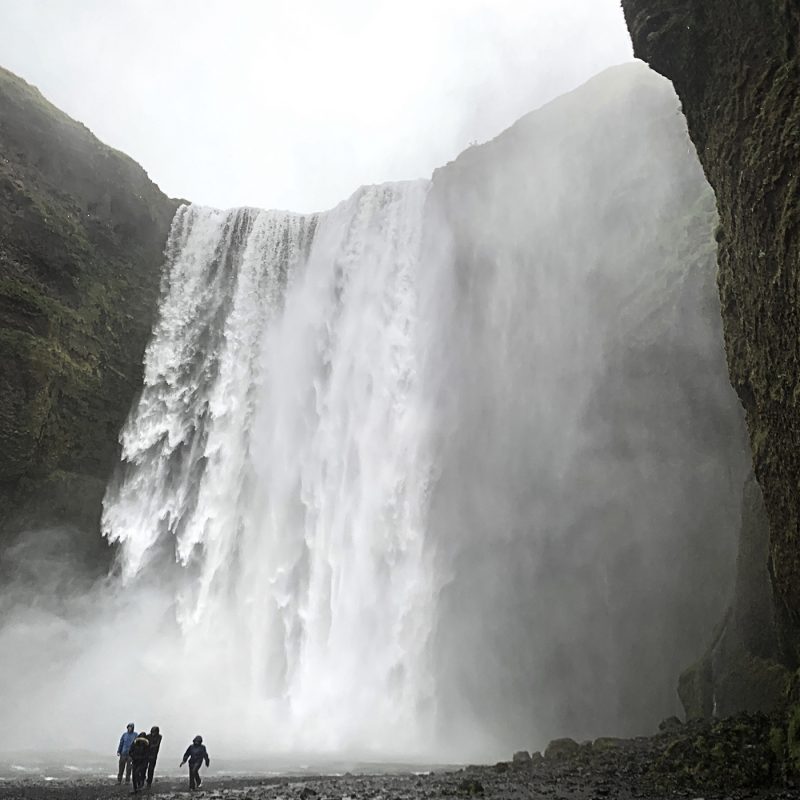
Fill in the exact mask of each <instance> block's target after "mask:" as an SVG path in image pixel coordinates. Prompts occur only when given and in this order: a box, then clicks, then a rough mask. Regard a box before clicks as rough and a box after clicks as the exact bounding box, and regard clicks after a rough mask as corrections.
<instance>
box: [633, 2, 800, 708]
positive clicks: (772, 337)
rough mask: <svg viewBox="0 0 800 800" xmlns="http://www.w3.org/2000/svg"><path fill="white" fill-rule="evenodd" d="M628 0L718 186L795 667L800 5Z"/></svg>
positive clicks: (772, 548)
mask: <svg viewBox="0 0 800 800" xmlns="http://www.w3.org/2000/svg"><path fill="white" fill-rule="evenodd" d="M622 6H623V9H624V11H625V15H626V19H627V23H628V27H629V29H630V32H631V37H632V39H633V44H634V51H635V54H636V55H637V56H638V57H639V58H642V59H644V60H645V61H647V62H649V63H650V65H651V66H652V67H653V68H655V69H656V70H657V71H659V72H661V73H662V74H664V75H665V76H667V77H668V78H670V79H671V80H672V81H673V83H674V85H675V88H676V90H677V92H678V95H679V97H680V99H681V101H682V104H683V111H684V113H685V115H686V118H687V121H688V127H689V132H690V135H691V136H692V139H693V140H694V142H695V145H696V147H697V152H698V155H699V157H700V160H701V162H702V164H703V167H704V170H705V172H706V176H707V177H708V180H709V182H710V183H711V185H712V187H713V188H714V191H715V193H716V198H717V207H718V211H719V217H720V223H719V227H718V230H717V240H718V243H719V256H718V262H719V277H718V283H719V292H720V298H721V301H722V316H723V323H724V332H725V343H726V349H727V357H728V366H729V371H730V376H731V381H732V383H733V386H734V388H735V389H736V391H737V393H738V395H739V397H740V399H741V402H742V404H743V406H744V409H745V412H746V417H747V424H748V429H749V435H750V442H751V447H752V455H753V466H754V470H755V475H756V478H757V479H758V483H759V484H760V487H761V489H762V490H763V496H764V504H765V508H766V515H767V518H768V523H769V541H768V548H767V551H766V552H764V553H760V554H759V549H758V548H755V549H753V550H752V551H751V552H750V555H749V556H748V557H750V558H757V559H759V560H761V559H763V560H764V561H766V563H767V566H768V568H769V572H770V577H771V583H772V589H773V594H774V606H775V608H774V614H775V617H776V632H777V649H778V653H779V655H778V661H780V662H782V663H783V665H785V666H787V667H790V668H794V667H797V665H798V662H799V661H800V538H799V537H800V491H798V483H799V481H800V455H799V454H800V447H799V446H800V405H798V404H799V403H800V390H798V377H799V376H800V372H799V370H798V359H799V358H800V339H798V277H799V276H800V60H799V58H798V45H800V5H798V3H797V2H789V1H788V0H770V2H755V1H754V0H746V1H745V0H738V1H736V0H623V2H622ZM751 494H752V491H751ZM751 499H753V498H752V497H751ZM755 499H756V500H757V499H758V498H755ZM746 505H747V501H746ZM751 521H752V518H751ZM747 525H748V522H747V520H745V527H747ZM743 556H744V554H741V555H740V560H741V558H742V557H743ZM740 568H741V563H740ZM757 569H758V565H756V571H757ZM740 574H741V572H740ZM748 585H750V584H748V582H744V583H743V584H740V589H741V590H742V591H745V596H744V597H741V596H737V600H736V602H735V604H734V605H735V607H736V606H737V605H738V606H739V607H741V606H742V603H743V602H745V603H746V602H747V599H748V597H747V595H746V592H747V586H748ZM755 602H756V604H758V603H759V602H760V600H758V599H757V598H756V599H755ZM735 607H734V610H733V612H732V613H735ZM739 638H741V637H739ZM762 644H763V642H762ZM748 652H749V653H750V654H751V655H752V654H753V653H752V649H751V650H750V651H748ZM756 655H758V654H756ZM741 691H742V690H740V692H741ZM740 696H741V694H740ZM741 699H742V701H746V700H747V698H746V697H743V696H742V697H741ZM745 705H746V703H745Z"/></svg>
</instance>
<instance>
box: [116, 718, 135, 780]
mask: <svg viewBox="0 0 800 800" xmlns="http://www.w3.org/2000/svg"><path fill="white" fill-rule="evenodd" d="M134 739H136V731H135V730H134V728H133V723H132V722H129V723H128V728H127V730H126V731H125V733H123V734H122V736H120V737H119V746H118V747H117V758H118V759H119V774H118V775H117V783H122V773H123V772H124V773H125V783H130V782H131V758H130V755H129V753H130V749H131V745H132V744H133V742H134Z"/></svg>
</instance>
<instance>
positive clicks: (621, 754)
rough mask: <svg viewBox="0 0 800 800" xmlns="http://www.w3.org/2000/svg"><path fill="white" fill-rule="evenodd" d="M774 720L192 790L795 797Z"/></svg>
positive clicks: (72, 784)
mask: <svg viewBox="0 0 800 800" xmlns="http://www.w3.org/2000/svg"><path fill="white" fill-rule="evenodd" d="M780 731H781V728H780V725H779V724H777V723H776V720H773V719H771V718H769V717H766V716H763V715H741V716H738V717H733V718H731V719H728V720H723V721H716V722H713V723H710V722H696V723H692V724H689V725H682V724H681V723H680V722H679V721H678V720H668V721H666V722H665V723H662V729H661V731H660V732H659V734H657V735H656V736H653V737H643V738H638V739H614V738H600V739H596V740H594V741H593V742H585V743H581V744H579V743H576V742H574V741H572V740H570V739H558V740H555V741H554V742H551V743H550V745H549V746H548V747H547V749H546V750H545V752H544V754H541V753H533V754H530V753H528V752H525V751H520V752H519V753H516V754H515V755H514V757H513V759H512V760H511V761H508V762H500V763H498V764H494V765H485V766H469V767H465V768H463V769H460V770H453V771H442V772H430V773H425V774H415V773H403V774H388V773H387V774H380V775H371V774H359V775H351V774H349V773H348V774H345V775H336V776H324V775H321V776H314V777H309V776H303V777H270V778H258V777H251V778H248V777H238V778H230V777H215V776H214V773H213V771H210V772H209V774H208V776H207V777H206V778H205V780H204V782H203V786H202V788H201V789H200V790H199V791H195V792H194V793H193V796H194V797H196V798H203V800H226V799H228V798H229V799H230V800H438V799H439V798H453V799H454V800H456V799H457V798H473V799H475V798H502V800H516V798H525V799H527V798H530V799H531V800H604V798H620V800H633V799H634V798H636V799H637V800H650V798H681V800H682V799H683V798H704V800H711V798H719V799H720V800H721V799H722V798H727V799H729V800H743V798H781V799H782V800H788V799H789V798H800V790H798V789H796V788H795V784H794V780H793V778H792V776H791V774H790V770H788V769H787V760H786V758H785V755H786V753H785V751H784V749H783V748H784V745H783V743H782V741H781V739H780ZM798 785H800V784H798ZM188 793H189V791H188V786H187V781H186V780H177V779H175V778H164V779H157V781H156V783H155V784H154V785H153V788H152V790H151V791H149V792H143V793H142V796H143V797H148V798H153V799H154V800H155V798H158V800H167V799H168V798H170V799H171V800H177V798H180V797H184V796H186V795H188ZM129 795H130V788H129V787H127V786H125V785H123V786H117V784H116V783H115V782H114V781H113V780H111V781H107V782H101V781H98V780H97V779H96V778H75V779H71V780H60V781H49V782H45V781H44V780H42V779H23V780H5V781H3V782H2V783H0V799H1V800H5V799H8V800H10V799H11V798H14V799H15V800H16V798H27V799H28V800H73V798H75V799H77V798H80V799H81V800H84V799H85V800H95V799H96V800H106V799H107V798H109V799H110V798H120V797H127V796H129Z"/></svg>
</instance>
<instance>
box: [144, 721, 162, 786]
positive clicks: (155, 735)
mask: <svg viewBox="0 0 800 800" xmlns="http://www.w3.org/2000/svg"><path fill="white" fill-rule="evenodd" d="M161 739H162V736H161V731H160V730H159V727H158V725H153V727H152V728H150V733H149V734H147V741H148V742H150V749H149V750H148V751H147V788H148V789H149V788H150V787H151V786H152V785H153V773H154V772H155V770H156V761H158V748H159V747H161Z"/></svg>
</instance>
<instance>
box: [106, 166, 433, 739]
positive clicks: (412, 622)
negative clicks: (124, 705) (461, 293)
mask: <svg viewBox="0 0 800 800" xmlns="http://www.w3.org/2000/svg"><path fill="white" fill-rule="evenodd" d="M427 192H428V183H427V182H422V181H420V182H412V183H402V184H390V185H384V186H378V187H367V188H364V189H362V190H360V191H358V192H357V193H356V194H355V195H354V196H353V197H352V198H350V200H348V201H346V202H345V203H342V204H341V205H340V206H338V207H337V208H335V209H334V210H332V211H331V212H328V213H324V214H320V215H312V216H301V215H296V214H289V213H279V212H271V211H269V212H268V211H254V210H250V209H240V210H234V211H227V212H222V211H217V210H212V209H206V208H198V207H194V206H189V207H186V206H184V207H182V208H181V209H180V210H179V212H178V213H177V215H176V217H175V220H174V223H173V226H172V231H171V234H170V237H169V242H168V246H167V265H166V273H165V284H164V287H163V291H162V301H161V307H160V316H159V319H158V322H157V324H156V327H155V331H154V335H153V339H152V342H151V344H150V346H149V348H148V350H147V354H146V359H145V380H144V389H143V392H142V395H141V399H140V400H139V402H138V405H137V406H136V407H135V408H134V410H133V412H132V413H131V416H130V418H129V420H128V422H127V424H126V426H125V428H124V430H123V432H122V435H121V440H122V459H123V469H122V470H121V472H120V476H119V479H118V480H117V481H116V482H115V483H114V484H113V485H112V486H111V487H110V488H109V491H108V493H107V496H106V500H105V504H104V515H103V530H104V533H105V535H106V536H107V537H108V538H109V539H110V540H111V541H116V542H119V543H120V544H121V549H120V556H119V562H120V563H119V571H120V579H121V581H122V582H124V583H125V584H136V583H137V582H138V581H143V580H147V578H148V576H150V577H152V576H153V575H154V574H158V575H159V576H161V578H160V580H161V581H162V582H163V581H164V580H165V579H166V580H168V581H169V583H170V585H171V586H172V587H174V603H175V609H176V615H177V620H178V623H179V626H180V636H181V638H182V639H183V647H184V651H183V652H184V658H185V659H186V663H189V664H198V663H208V661H209V654H215V655H214V656H213V657H212V658H211V661H212V663H213V665H214V671H215V672H217V673H218V671H219V670H220V669H223V670H224V673H225V674H226V675H227V676H229V680H231V681H232V682H235V684H236V691H235V692H234V693H233V694H234V695H235V696H236V697H240V698H242V699H243V703H242V709H240V711H243V710H244V708H245V707H246V708H247V710H248V711H247V713H252V714H256V715H258V716H260V718H261V719H262V720H263V722H264V723H265V724H268V725H270V726H274V725H275V724H276V723H277V722H279V723H280V726H281V741H282V743H283V744H284V745H286V744H287V743H288V742H287V738H288V739H291V736H292V734H296V735H297V736H298V743H297V745H296V746H298V747H305V748H308V747H309V746H312V745H313V746H314V747H316V748H320V749H325V748H328V747H330V748H333V749H339V750H341V749H342V748H345V747H348V746H351V745H352V746H359V745H360V746H362V748H363V747H364V746H365V745H367V744H368V745H369V747H372V748H375V749H377V750H381V749H383V750H384V751H387V750H388V749H391V750H393V751H397V750H398V747H399V748H400V749H403V748H404V747H405V748H407V749H408V750H409V751H410V750H411V749H414V748H417V747H419V746H420V744H421V741H422V740H421V739H420V737H422V736H424V735H425V732H426V730H429V721H426V719H427V717H426V715H428V716H429V715H430V712H431V704H432V685H431V681H432V677H431V669H430V665H429V663H428V662H427V658H428V648H427V644H428V639H429V636H430V632H431V628H432V624H433V611H434V595H435V591H436V586H435V583H434V573H433V565H432V558H433V548H432V543H431V542H430V541H429V540H428V538H427V526H426V516H427V513H428V505H429V498H430V490H431V482H432V480H433V475H434V467H435V465H434V461H433V456H432V453H431V447H430V436H429V425H428V423H427V419H428V412H427V409H426V397H425V394H424V393H423V392H422V391H421V389H422V387H421V380H420V377H421V373H422V361H423V359H424V356H425V342H424V340H423V338H422V337H423V335H424V330H423V328H424V324H423V321H421V320H420V319H419V310H420V304H419V302H418V286H419V282H420V271H421V269H422V259H421V245H422V242H421V236H422V218H423V209H424V205H425V198H426V195H427ZM165 565H166V566H172V569H170V570H166V568H165ZM167 571H169V577H168V578H165V577H164V576H165V574H166V572H167ZM254 721H255V720H254Z"/></svg>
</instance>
